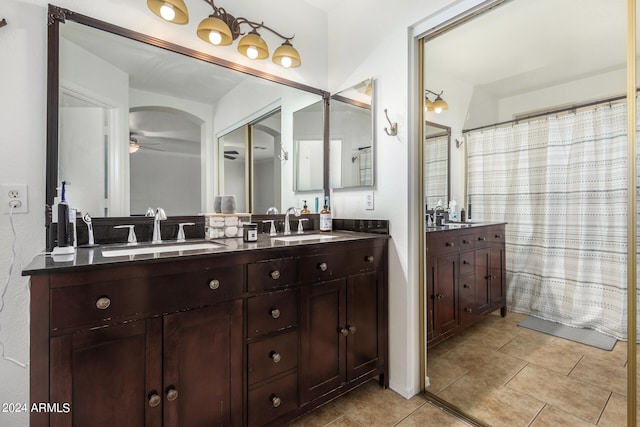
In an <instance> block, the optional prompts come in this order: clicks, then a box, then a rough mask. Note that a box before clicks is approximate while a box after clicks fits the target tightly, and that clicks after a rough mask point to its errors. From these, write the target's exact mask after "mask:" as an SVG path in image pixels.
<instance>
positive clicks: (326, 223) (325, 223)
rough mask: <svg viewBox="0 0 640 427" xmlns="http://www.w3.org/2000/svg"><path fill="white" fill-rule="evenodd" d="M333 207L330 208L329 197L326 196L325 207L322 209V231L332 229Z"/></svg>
mask: <svg viewBox="0 0 640 427" xmlns="http://www.w3.org/2000/svg"><path fill="white" fill-rule="evenodd" d="M332 226H333V224H332V221H331V209H330V208H329V197H325V198H324V207H323V208H322V210H321V211H320V231H331V229H332Z"/></svg>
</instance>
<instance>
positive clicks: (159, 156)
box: [46, 6, 328, 223]
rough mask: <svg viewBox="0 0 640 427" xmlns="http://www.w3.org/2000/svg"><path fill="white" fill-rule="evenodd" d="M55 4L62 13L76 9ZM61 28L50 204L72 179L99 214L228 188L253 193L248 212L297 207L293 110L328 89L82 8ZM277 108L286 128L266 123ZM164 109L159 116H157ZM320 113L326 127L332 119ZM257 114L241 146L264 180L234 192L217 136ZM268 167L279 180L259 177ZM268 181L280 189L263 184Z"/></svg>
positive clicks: (129, 211)
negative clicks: (286, 155) (288, 157)
mask: <svg viewBox="0 0 640 427" xmlns="http://www.w3.org/2000/svg"><path fill="white" fill-rule="evenodd" d="M51 8H52V9H54V10H55V11H56V13H55V14H52V16H58V15H60V16H64V15H65V13H64V12H59V9H58V8H56V7H55V6H51ZM85 23H87V24H89V25H85ZM52 25H53V26H58V27H59V39H58V42H59V44H56V43H55V42H54V43H51V44H50V48H49V55H50V67H49V70H50V73H49V80H50V82H52V84H54V85H56V86H58V88H59V91H58V93H57V94H56V93H55V92H54V91H51V92H50V94H49V100H50V101H49V106H48V108H49V111H50V114H49V120H50V123H49V132H48V137H47V138H48V139H47V201H46V203H47V205H48V206H51V205H52V204H53V197H54V195H55V188H56V186H58V185H59V184H58V183H59V182H60V181H62V180H68V181H71V182H72V187H70V188H69V195H70V202H71V203H73V205H74V207H77V208H78V209H79V211H81V212H88V213H90V214H91V215H92V216H102V215H104V216H128V215H138V214H141V213H144V211H145V210H146V208H147V207H149V206H151V207H157V206H162V207H164V208H165V211H166V212H167V214H168V215H196V214H198V213H200V212H213V210H214V209H213V200H214V198H215V196H216V195H217V194H220V191H221V190H222V189H224V191H225V193H227V192H233V194H235V195H236V196H237V201H238V202H240V201H243V202H242V203H244V206H238V211H240V210H243V211H250V210H251V209H252V207H253V204H255V209H259V213H263V212H262V210H263V208H264V207H265V206H274V205H287V206H291V205H297V202H298V197H297V196H296V194H295V192H294V191H293V190H292V189H293V175H294V172H293V167H292V162H288V161H281V160H280V158H279V156H280V153H282V152H292V151H293V113H294V111H298V110H300V109H302V108H304V107H306V106H309V105H312V104H314V103H317V102H319V101H321V100H322V98H323V97H327V96H328V95H327V94H326V93H325V92H324V91H322V90H320V89H315V88H311V87H308V86H305V85H302V84H298V83H295V82H291V81H288V80H285V79H281V78H279V77H276V76H271V75H268V74H265V73H261V72H258V71H255V70H251V69H249V68H246V67H243V66H239V65H236V64H233V63H230V62H228V61H224V60H220V59H217V58H214V57H211V56H208V55H206V54H202V53H200V52H196V51H192V50H190V49H187V48H184V47H181V46H178V45H173V44H171V43H169V42H164V41H161V40H157V39H152V38H150V37H148V36H145V35H143V34H139V33H135V32H132V31H129V30H126V29H123V28H119V27H115V26H112V25H110V24H106V23H103V22H100V21H97V20H94V19H92V18H89V17H86V16H83V15H81V14H76V13H69V14H67V16H66V19H65V20H64V22H60V21H58V20H57V19H53V24H52ZM50 28H51V27H50ZM100 28H104V29H105V30H102V29H100ZM53 34H55V32H54V33H53ZM159 46H162V47H159ZM58 58H59V63H58V64H56V60H57V59H58ZM218 64H220V65H218ZM56 65H58V70H57V72H56ZM56 86H52V87H56ZM275 108H277V109H279V111H280V112H281V113H280V114H281V116H280V118H279V119H278V120H277V121H278V123H277V126H272V125H273V123H267V124H265V123H262V124H260V126H264V127H260V126H258V123H257V122H256V120H257V119H258V118H259V117H261V116H264V114H265V110H267V109H268V111H271V110H274V109H275ZM143 111H146V113H144V114H146V116H144V115H143V113H142V112H143ZM152 111H155V112H156V113H151V112H152ZM161 113H163V114H166V116H165V117H164V118H160V114H161ZM173 113H175V114H173ZM153 114H158V117H156V118H152V117H151V118H150V117H148V116H153ZM137 115H139V117H136V116H137ZM178 118H182V119H185V120H179V119H178ZM316 118H317V119H318V120H319V123H318V124H317V127H319V128H320V129H321V130H322V129H323V128H324V126H323V123H322V121H323V119H324V117H323V115H322V114H320V115H318V116H317V117H316ZM145 120H154V121H155V124H153V125H152V124H144V123H142V122H143V121H145ZM271 120H276V119H275V118H273V119H271ZM138 122H140V123H138ZM252 122H253V124H254V125H255V128H254V129H253V137H254V141H253V142H252V144H254V146H255V147H256V148H254V149H253V150H252V153H251V155H249V156H247V157H246V158H240V156H241V155H244V151H243V150H238V154H239V159H238V160H239V161H243V159H244V161H245V162H247V169H248V170H249V171H251V173H254V174H255V179H254V182H256V183H258V182H259V185H257V186H256V187H255V188H254V187H253V186H252V185H251V182H250V181H248V180H246V179H245V180H243V179H240V180H239V181H238V182H237V184H239V187H238V188H237V189H231V188H229V187H228V185H229V184H230V182H231V179H224V178H223V177H222V174H221V173H219V172H220V171H218V165H219V164H220V163H221V162H222V160H223V159H224V157H223V154H222V153H223V152H224V151H225V150H226V149H219V148H218V147H217V144H218V143H219V142H218V140H217V139H218V138H219V137H220V136H222V135H223V134H224V133H225V132H224V130H226V129H234V130H235V129H237V128H242V127H243V126H244V124H248V123H252ZM240 123H242V124H240ZM169 124H175V125H177V126H185V128H184V129H183V128H173V129H170V128H169ZM187 125H188V126H189V127H188V129H187V127H186V126H187ZM154 126H155V128H154ZM105 130H106V131H105ZM242 137H243V140H244V132H243V135H242ZM227 138H228V139H231V136H230V135H229V136H227ZM319 138H320V139H323V138H324V136H323V135H322V134H320V136H319ZM226 143H227V142H225V141H224V140H223V142H222V144H226ZM263 146H264V147H267V148H266V150H264V149H261V148H260V147H263ZM268 147H270V148H268ZM220 148H222V146H221V147H220ZM130 150H131V151H132V152H130ZM271 150H273V151H271ZM281 150H282V151H281ZM259 151H261V152H259ZM263 156H267V157H268V158H269V159H270V160H266V157H263ZM152 158H153V159H154V160H153V161H152V162H153V164H154V166H150V163H149V161H150V159H152ZM145 159H146V160H145ZM276 159H277V161H276ZM226 160H229V159H226ZM253 161H255V162H258V163H260V164H258V163H252V162H253ZM320 163H322V159H320ZM187 164H188V165H190V166H187ZM279 168H280V170H278V169H279ZM187 169H188V177H187V174H186V173H183V172H184V171H186V170H187ZM265 174H270V175H269V178H268V179H264V180H263V179H260V180H259V181H257V179H258V175H260V176H265ZM243 176H249V175H247V174H245V175H243ZM182 178H184V180H183V179H182ZM145 180H146V182H145ZM223 181H225V182H226V184H227V185H225V186H223V185H222V182H223ZM234 182H235V178H234ZM267 183H268V184H269V186H270V187H271V189H267V188H264V187H262V186H261V185H262V184H267ZM140 188H142V191H140ZM322 188H323V185H322V182H321V184H320V187H319V189H320V191H322ZM187 196H188V197H187ZM241 207H243V209H240V208H241ZM278 207H279V209H280V208H281V206H278ZM256 212H258V211H256ZM47 221H50V218H49V217H48V218H47ZM47 223H48V222H47Z"/></svg>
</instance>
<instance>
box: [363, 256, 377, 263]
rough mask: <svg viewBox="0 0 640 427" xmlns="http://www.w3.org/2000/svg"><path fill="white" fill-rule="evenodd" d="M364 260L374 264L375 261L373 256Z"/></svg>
mask: <svg viewBox="0 0 640 427" xmlns="http://www.w3.org/2000/svg"><path fill="white" fill-rule="evenodd" d="M364 260H365V261H367V262H373V261H374V260H375V258H374V257H373V255H368V256H366V257H364Z"/></svg>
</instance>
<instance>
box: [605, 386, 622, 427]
mask: <svg viewBox="0 0 640 427" xmlns="http://www.w3.org/2000/svg"><path fill="white" fill-rule="evenodd" d="M598 425H599V426H600V427H620V426H625V425H627V398H626V397H624V396H622V395H619V394H616V393H613V394H612V395H611V398H610V399H609V401H608V402H607V406H606V407H605V408H604V411H603V412H602V416H601V417H600V421H598Z"/></svg>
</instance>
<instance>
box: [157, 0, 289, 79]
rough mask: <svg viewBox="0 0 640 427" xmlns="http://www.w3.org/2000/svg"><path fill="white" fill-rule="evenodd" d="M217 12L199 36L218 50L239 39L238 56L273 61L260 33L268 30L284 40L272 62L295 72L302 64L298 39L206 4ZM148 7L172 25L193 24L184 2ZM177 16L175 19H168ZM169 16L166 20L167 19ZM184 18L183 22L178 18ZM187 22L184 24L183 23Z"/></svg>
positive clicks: (160, 2)
mask: <svg viewBox="0 0 640 427" xmlns="http://www.w3.org/2000/svg"><path fill="white" fill-rule="evenodd" d="M203 1H204V2H205V3H207V4H208V5H209V6H211V7H212V8H213V13H212V14H211V15H209V17H207V18H205V19H203V20H202V21H201V22H200V24H198V29H197V30H196V34H197V35H198V37H199V38H200V39H201V40H204V41H205V42H207V43H211V44H212V45H214V46H229V45H230V44H232V43H233V41H234V40H236V39H237V38H238V37H240V36H242V37H241V38H240V40H239V41H238V52H240V53H241V54H243V55H244V56H246V57H247V58H249V59H265V58H268V57H269V46H267V43H266V42H265V41H264V39H263V38H262V37H260V34H259V33H258V30H267V31H270V32H271V33H273V34H275V35H276V36H278V37H280V38H281V39H283V40H284V42H283V43H282V45H280V46H279V47H278V48H277V49H276V50H275V52H273V55H272V57H271V59H272V61H273V62H274V63H276V64H278V65H280V66H282V67H284V68H295V67H299V66H300V64H301V61H300V53H298V51H297V50H296V49H295V48H294V47H293V45H292V44H291V40H293V37H294V36H291V37H285V36H283V35H282V34H280V33H278V32H277V31H275V30H274V29H273V28H270V27H268V26H266V25H264V22H260V23H258V22H253V21H250V20H248V19H246V18H242V17H238V18H236V17H234V16H233V15H231V14H229V13H227V11H226V10H225V9H224V8H222V7H217V6H216V5H215V3H214V0H203ZM147 6H148V7H149V9H151V11H152V12H153V13H155V14H156V15H158V16H160V17H161V18H163V19H165V20H166V21H169V22H174V23H176V24H186V23H187V22H188V20H189V16H188V12H187V8H186V6H185V4H184V1H183V0H147ZM163 11H164V12H163ZM173 12H175V18H173V19H168V17H170V16H171V14H172V13H173ZM165 15H166V16H165ZM179 17H180V18H181V20H180V21H179V20H178V18H179ZM183 20H184V21H183ZM241 25H246V26H248V27H250V28H251V30H250V31H249V32H248V33H243V32H241V28H240V26H241Z"/></svg>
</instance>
